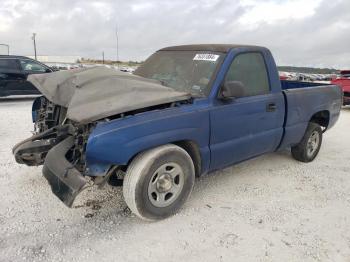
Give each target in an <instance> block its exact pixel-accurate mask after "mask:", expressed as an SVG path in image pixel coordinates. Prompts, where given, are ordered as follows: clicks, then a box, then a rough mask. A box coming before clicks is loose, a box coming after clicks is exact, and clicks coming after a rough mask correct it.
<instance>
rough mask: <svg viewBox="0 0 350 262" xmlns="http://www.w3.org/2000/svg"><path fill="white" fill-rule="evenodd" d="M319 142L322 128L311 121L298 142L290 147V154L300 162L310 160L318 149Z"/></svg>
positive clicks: (319, 146) (320, 142)
mask: <svg viewBox="0 0 350 262" xmlns="http://www.w3.org/2000/svg"><path fill="white" fill-rule="evenodd" d="M321 144H322V129H321V127H320V125H319V124H316V123H312V122H311V123H309V125H308V127H307V129H306V132H305V134H304V137H303V138H302V140H301V141H300V143H299V144H297V145H296V146H293V147H292V156H293V157H294V159H296V160H298V161H301V162H311V161H312V160H314V159H315V157H316V156H317V154H318V152H319V151H320V148H321Z"/></svg>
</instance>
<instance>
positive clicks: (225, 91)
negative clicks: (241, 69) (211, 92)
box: [219, 81, 244, 99]
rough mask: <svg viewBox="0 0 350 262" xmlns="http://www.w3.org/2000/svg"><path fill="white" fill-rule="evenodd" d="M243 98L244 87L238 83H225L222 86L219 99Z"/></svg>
mask: <svg viewBox="0 0 350 262" xmlns="http://www.w3.org/2000/svg"><path fill="white" fill-rule="evenodd" d="M242 96H244V85H243V83H242V82H240V81H227V82H225V83H224V84H223V86H222V88H221V91H220V96H219V98H221V99H229V98H238V97H242Z"/></svg>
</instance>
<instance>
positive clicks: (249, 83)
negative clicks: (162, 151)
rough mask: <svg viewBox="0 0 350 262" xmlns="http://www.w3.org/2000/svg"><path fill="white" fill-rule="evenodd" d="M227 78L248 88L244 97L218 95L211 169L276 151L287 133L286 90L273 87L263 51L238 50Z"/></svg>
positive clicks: (212, 134)
mask: <svg viewBox="0 0 350 262" xmlns="http://www.w3.org/2000/svg"><path fill="white" fill-rule="evenodd" d="M224 81H240V82H242V84H243V86H244V88H243V94H242V96H241V97H237V98H233V99H229V100H220V99H217V100H216V101H215V104H214V106H213V109H212V110H211V112H210V119H211V135H210V149H211V170H215V169H219V168H223V167H225V166H228V165H231V164H234V163H237V162H240V161H243V160H246V159H249V158H252V157H254V156H257V155H260V154H263V153H266V152H272V151H274V150H275V149H276V148H277V147H278V144H279V142H280V140H281V137H282V133H283V121H284V98H283V94H282V92H277V93H276V92H275V93H274V92H272V91H271V88H270V83H269V78H268V73H267V68H266V66H265V61H264V57H263V54H261V53H260V52H250V53H241V54H238V55H237V56H236V57H235V58H234V60H233V62H232V64H231V66H230V68H229V69H228V72H227V74H226V77H225V80H224Z"/></svg>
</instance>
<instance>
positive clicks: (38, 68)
mask: <svg viewBox="0 0 350 262" xmlns="http://www.w3.org/2000/svg"><path fill="white" fill-rule="evenodd" d="M19 61H20V62H21V67H22V69H23V70H24V71H30V72H41V73H45V72H46V69H47V68H46V67H44V66H42V65H41V64H39V63H36V62H34V61H31V60H27V59H21V60H19Z"/></svg>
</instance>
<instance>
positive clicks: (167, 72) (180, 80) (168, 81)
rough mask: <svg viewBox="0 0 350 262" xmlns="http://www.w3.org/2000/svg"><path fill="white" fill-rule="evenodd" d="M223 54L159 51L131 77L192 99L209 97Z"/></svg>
mask: <svg viewBox="0 0 350 262" xmlns="http://www.w3.org/2000/svg"><path fill="white" fill-rule="evenodd" d="M223 56H224V55H223V54H222V53H218V52H208V51H158V52H156V53H154V54H153V55H152V56H150V57H149V58H148V59H147V60H146V61H145V62H144V63H143V64H142V65H141V66H140V67H139V68H138V69H137V70H136V71H135V72H134V74H136V75H139V76H142V77H145V78H151V79H156V80H159V81H160V82H161V83H162V84H163V85H165V86H168V87H171V88H173V89H174V90H176V91H180V92H186V93H190V94H192V95H193V96H201V97H203V96H208V95H209V92H210V84H211V81H212V77H213V75H214V73H215V72H216V70H217V68H218V65H219V64H220V63H221V61H222V59H223Z"/></svg>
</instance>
